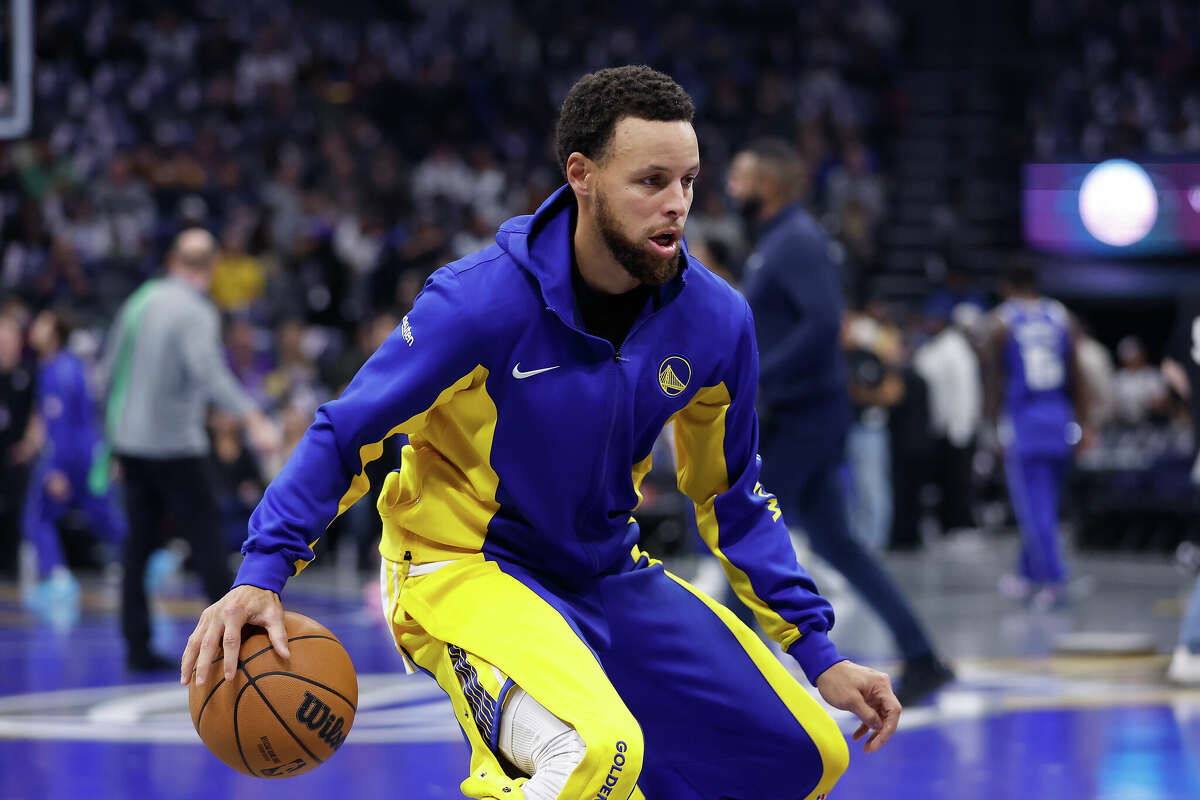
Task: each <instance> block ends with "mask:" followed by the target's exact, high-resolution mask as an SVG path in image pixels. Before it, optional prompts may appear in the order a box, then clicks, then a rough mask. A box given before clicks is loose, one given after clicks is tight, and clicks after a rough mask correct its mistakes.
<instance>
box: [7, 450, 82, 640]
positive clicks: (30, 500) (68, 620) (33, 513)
mask: <svg viewBox="0 0 1200 800" xmlns="http://www.w3.org/2000/svg"><path fill="white" fill-rule="evenodd" d="M50 479H51V478H50V470H49V469H48V468H47V466H46V465H45V464H40V465H39V466H38V467H37V468H36V469H35V470H34V472H33V476H32V478H31V479H30V481H29V491H28V493H27V497H26V500H25V508H24V510H23V512H22V520H21V523H22V524H21V527H22V529H23V531H24V534H25V539H26V540H27V541H28V542H29V543H30V544H31V545H33V549H34V552H35V555H36V560H37V578H36V583H33V584H31V585H29V586H28V587H25V588H23V590H22V594H23V599H24V601H25V604H26V605H27V606H29V608H30V609H32V610H33V611H34V613H35V614H37V616H38V617H39V618H40V619H42V620H43V621H45V622H47V623H49V624H50V625H51V627H53V628H54V629H55V630H66V629H69V628H71V627H72V626H73V625H74V624H75V622H76V621H77V620H78V619H79V582H78V581H77V580H75V576H73V575H72V574H71V571H70V570H69V569H68V568H67V562H66V557H65V555H64V553H63V547H62V540H61V539H60V538H59V533H58V520H59V518H61V517H62V515H63V514H64V513H65V512H66V510H67V508H68V506H67V504H66V502H65V501H66V500H69V499H70V498H69V497H67V498H61V497H58V498H56V497H55V496H54V494H53V493H52V492H51V490H50V488H49V485H48V482H49V481H50ZM71 488H72V489H73V490H74V489H75V487H71ZM83 491H86V487H83Z"/></svg>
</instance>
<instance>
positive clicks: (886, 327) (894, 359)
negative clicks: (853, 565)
mask: <svg viewBox="0 0 1200 800" xmlns="http://www.w3.org/2000/svg"><path fill="white" fill-rule="evenodd" d="M868 308H871V309H872V311H871V312H868V311H867V310H865V309H864V310H863V311H855V312H850V313H848V314H846V317H845V319H844V320H843V324H842V346H843V347H844V348H845V351H846V364H847V374H848V378H849V394H850V404H851V406H852V408H853V410H854V416H853V421H852V422H851V425H850V432H849V435H848V436H847V439H846V453H847V459H848V460H849V463H850V474H851V497H850V528H851V531H852V532H853V533H854V535H855V536H856V537H858V540H859V541H860V542H861V543H862V544H863V545H865V546H867V547H870V548H871V549H873V550H882V549H884V548H885V547H887V544H888V537H889V536H890V535H891V530H892V508H893V501H892V454H891V443H890V436H889V429H888V417H889V415H890V413H891V410H892V408H894V407H895V406H896V405H898V404H899V403H900V401H901V400H903V399H904V379H903V377H902V376H901V374H900V356H901V342H900V335H899V331H898V330H897V329H896V327H895V325H893V324H892V323H891V321H890V320H889V319H888V317H887V312H886V310H885V309H883V308H882V302H881V301H880V300H878V299H874V300H872V301H871V302H870V303H869V304H868Z"/></svg>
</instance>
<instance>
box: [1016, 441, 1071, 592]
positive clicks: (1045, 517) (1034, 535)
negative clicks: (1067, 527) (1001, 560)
mask: <svg viewBox="0 0 1200 800" xmlns="http://www.w3.org/2000/svg"><path fill="white" fill-rule="evenodd" d="M1065 469H1066V460H1065V458H1062V457H1057V456H1048V455H1037V454H1030V455H1023V454H1017V453H1011V452H1010V453H1009V454H1008V455H1007V456H1006V458H1005V474H1006V478H1007V482H1008V491H1009V496H1010V498H1011V500H1012V504H1013V513H1014V514H1015V516H1016V518H1017V524H1018V526H1019V527H1020V529H1021V554H1020V556H1019V559H1018V565H1017V566H1018V572H1019V577H1020V578H1021V579H1022V580H1024V581H1025V582H1026V583H1027V585H1028V590H1027V593H1028V594H1029V595H1030V596H1031V600H1032V601H1033V602H1034V603H1035V604H1036V606H1037V607H1039V608H1042V609H1043V610H1045V609H1049V608H1053V607H1055V606H1058V605H1061V604H1062V603H1063V602H1065V600H1066V593H1065V587H1064V583H1065V581H1066V574H1067V571H1066V565H1065V562H1064V559H1063V555H1062V548H1061V542H1060V541H1059V529H1058V501H1059V493H1060V485H1061V483H1062V477H1063V473H1064V471H1065ZM1008 583H1009V584H1011V586H1012V588H1013V591H1011V592H1009V593H1010V594H1013V595H1018V596H1019V594H1020V592H1018V591H1016V589H1017V588H1019V587H1018V585H1017V584H1018V582H1013V581H1009V582H1008ZM1006 585H1007V584H1006Z"/></svg>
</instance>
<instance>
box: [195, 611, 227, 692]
mask: <svg viewBox="0 0 1200 800" xmlns="http://www.w3.org/2000/svg"><path fill="white" fill-rule="evenodd" d="M221 632H222V626H221V622H220V621H219V620H210V621H209V624H208V627H207V628H206V629H205V631H204V636H203V638H201V640H200V647H199V648H198V649H197V650H196V683H197V684H198V685H201V686H202V685H204V681H205V680H206V679H207V678H208V668H209V666H210V665H211V664H212V657H213V654H214V653H216V652H217V649H218V647H219V646H220V641H221V639H220V636H221Z"/></svg>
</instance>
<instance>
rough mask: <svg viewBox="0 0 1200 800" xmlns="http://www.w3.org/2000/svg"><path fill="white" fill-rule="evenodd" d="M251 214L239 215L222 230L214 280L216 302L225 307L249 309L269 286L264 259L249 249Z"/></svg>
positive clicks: (222, 308) (223, 308)
mask: <svg viewBox="0 0 1200 800" xmlns="http://www.w3.org/2000/svg"><path fill="white" fill-rule="evenodd" d="M251 214H252V212H251ZM251 214H246V213H243V214H239V215H237V216H236V217H235V218H234V219H232V220H230V221H229V222H228V223H226V225H225V230H224V231H222V233H221V252H220V254H219V255H218V256H217V262H216V265H215V266H214V267H213V283H212V298H213V302H214V303H216V305H217V308H219V309H220V310H221V311H245V310H247V309H249V308H250V307H251V306H253V305H254V303H255V302H256V301H257V300H258V299H259V297H261V296H262V293H263V289H264V288H265V286H266V281H267V276H266V271H265V269H264V268H263V264H262V262H261V261H260V260H259V259H257V258H255V257H254V256H253V255H251V254H250V253H248V252H247V250H246V247H247V245H248V244H249V241H250V228H251V225H252V224H253V218H252V216H251Z"/></svg>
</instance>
